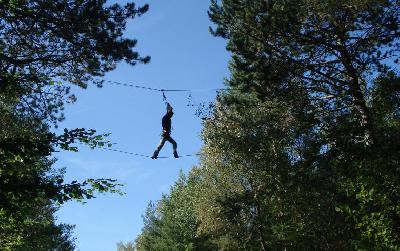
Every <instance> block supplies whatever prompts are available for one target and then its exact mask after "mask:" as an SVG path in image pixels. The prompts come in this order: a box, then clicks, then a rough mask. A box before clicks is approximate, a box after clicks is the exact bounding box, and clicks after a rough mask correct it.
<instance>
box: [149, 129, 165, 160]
mask: <svg viewBox="0 0 400 251" xmlns="http://www.w3.org/2000/svg"><path fill="white" fill-rule="evenodd" d="M166 140H167V139H166V137H165V136H164V135H162V136H161V140H160V144H158V146H157V148H156V150H155V151H154V153H153V156H152V157H151V158H152V159H157V157H158V153H159V152H160V150H161V149H162V148H163V146H164V144H165V141H166Z"/></svg>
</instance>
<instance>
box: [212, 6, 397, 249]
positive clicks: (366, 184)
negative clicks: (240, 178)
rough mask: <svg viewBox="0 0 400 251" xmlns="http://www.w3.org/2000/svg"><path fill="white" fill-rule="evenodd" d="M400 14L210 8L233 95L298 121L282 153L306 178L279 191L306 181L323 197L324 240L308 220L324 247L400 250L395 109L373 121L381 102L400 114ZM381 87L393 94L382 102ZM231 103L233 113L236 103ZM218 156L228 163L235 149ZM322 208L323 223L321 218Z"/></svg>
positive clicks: (364, 9)
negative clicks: (228, 56) (226, 53)
mask: <svg viewBox="0 0 400 251" xmlns="http://www.w3.org/2000/svg"><path fill="white" fill-rule="evenodd" d="M399 11H400V7H399V5H398V3H397V2H396V1H350V2H349V1H346V2H344V1H334V2H332V1H322V2H321V1H297V2H296V3H294V2H288V1H246V0H243V1H241V0H225V1H221V4H219V3H218V2H217V1H213V2H212V5H211V8H210V17H211V19H212V21H213V22H214V23H215V24H216V25H217V26H216V28H215V29H214V30H213V32H214V34H215V35H217V36H222V37H224V38H226V39H228V46H227V48H228V50H230V51H231V52H232V54H233V56H232V62H231V70H232V77H231V79H230V80H229V81H228V84H229V86H232V87H234V88H237V89H240V90H241V91H242V92H243V93H244V94H243V95H246V94H248V93H253V94H254V95H255V96H256V97H257V99H258V102H261V105H262V104H263V103H265V102H272V103H273V104H276V105H278V106H280V105H282V103H283V105H282V108H281V111H282V112H283V113H284V111H285V110H286V109H288V110H289V114H290V115H291V117H292V119H293V120H294V121H295V124H291V125H290V126H289V127H288V129H287V131H286V134H287V137H285V138H286V139H290V137H291V138H292V140H291V141H288V145H286V146H285V148H284V149H286V152H287V153H288V154H289V157H290V160H291V162H290V166H291V168H286V172H288V173H291V172H294V173H295V174H296V173H299V172H300V175H299V176H297V175H295V176H294V177H292V178H291V179H289V180H287V183H283V184H284V186H285V187H287V186H289V184H291V183H293V182H294V183H295V184H296V183H298V182H301V181H303V182H304V181H308V182H312V183H310V185H311V186H310V185H309V189H312V190H311V191H315V192H316V193H317V194H316V195H318V193H320V195H319V196H318V197H316V198H317V201H316V202H317V203H316V204H311V205H310V207H309V210H310V212H313V213H315V214H316V215H313V216H312V217H314V216H317V218H316V219H319V220H322V219H324V218H326V219H331V220H329V224H328V225H327V226H326V227H327V229H326V230H327V231H325V232H324V231H322V230H323V229H324V228H323V226H322V225H321V223H319V224H318V220H313V221H305V222H309V223H310V224H309V225H308V226H307V227H306V228H305V229H307V230H310V233H313V235H311V237H312V236H319V240H317V239H315V237H314V238H313V240H314V241H317V242H318V245H322V246H319V247H320V248H324V249H329V248H332V247H334V246H336V247H338V246H342V247H344V248H345V249H347V248H349V246H350V245H351V246H353V248H366V247H374V248H382V249H391V248H394V249H395V248H396V247H398V245H399V244H398V243H399V239H398V237H396V236H398V228H397V223H396V222H397V221H398V217H399V211H398V209H397V207H396V206H395V205H396V204H398V201H399V198H398V197H397V196H393V194H398V191H397V189H396V188H395V187H396V185H395V181H394V180H393V178H394V179H396V178H398V177H399V172H398V168H397V167H396V166H397V165H398V163H399V162H398V161H399V157H400V156H399V152H398V151H397V150H395V149H398V143H393V141H392V139H395V140H396V142H399V141H398V134H397V133H395V132H394V131H392V130H393V126H395V125H397V122H394V121H396V120H397V115H396V112H393V111H394V110H392V109H393V108H390V109H388V110H385V112H378V113H377V110H380V111H382V110H381V108H379V107H381V106H380V105H378V103H379V102H377V103H376V102H375V101H374V100H377V98H378V96H379V98H378V99H379V100H381V101H383V100H385V101H383V103H384V104H385V105H384V106H386V105H388V104H389V103H390V105H389V106H392V107H397V106H398V105H399V103H398V99H396V98H394V97H395V96H396V95H397V93H398V90H397V89H396V88H397V87H396V86H397V84H396V83H397V81H398V80H397V79H398V75H397V74H396V73H393V72H392V71H391V67H393V64H391V62H397V61H398V56H399V54H398V52H399V26H398V23H399V17H400V16H399ZM382 82H385V83H386V84H385V88H388V89H387V90H391V91H387V92H385V94H384V96H385V98H383V96H381V95H382V92H381V91H379V90H381V87H380V86H381V84H382ZM389 86H390V87H389ZM378 93H379V94H378ZM228 96H233V95H232V94H230V95H228ZM229 99H230V100H228V101H225V104H226V105H228V106H232V104H233V105H234V104H235V102H236V103H238V102H237V101H234V100H235V97H234V96H233V98H229ZM236 99H237V98H236ZM232 100H233V101H232ZM386 100H390V102H387V101H386ZM376 105H378V106H376ZM225 109H226V110H228V111H229V110H230V109H229V108H225ZM243 114H245V113H244V112H243V111H242V112H241V113H240V115H243ZM267 114H268V113H267ZM379 114H380V115H379ZM383 114H385V115H383ZM382 115H383V116H384V117H385V119H383V118H382V117H381V116H382ZM243 116H245V115H243ZM289 118H290V117H289ZM381 119H383V120H381ZM236 120H237V118H236ZM272 121H277V120H276V118H272ZM278 121H279V120H278ZM389 121H390V122H389ZM388 122H389V123H388ZM224 124H228V122H225V123H224ZM260 126H261V125H260ZM228 128H229V127H228ZM240 128H246V127H245V126H244V125H242V126H241V127H240ZM222 138H224V137H222ZM277 138H279V137H277ZM389 138H390V139H389ZM224 139H225V138H224ZM228 139H229V138H228ZM210 141H211V142H214V141H216V140H215V139H214V137H211V138H210ZM268 142H270V140H268V141H267V142H266V143H264V144H268ZM238 144H239V143H238ZM221 150H222V151H225V152H224V155H223V157H224V158H226V156H229V155H230V154H231V150H232V146H230V148H229V147H223V148H221ZM233 152H234V153H235V154H236V153H237V150H235V151H233ZM253 152H254V151H250V153H249V154H252V153H253ZM224 158H223V160H224V162H223V163H224V164H225V163H226V161H225V159H224ZM251 158H252V156H251V155H250V156H248V157H247V159H246V162H249V160H250V159H251ZM270 160H271V161H272V162H273V163H274V164H278V162H277V161H274V160H273V159H270ZM228 163H229V162H228ZM235 163H236V162H235ZM268 166H269V165H265V166H264V168H265V170H268V171H269V170H270V169H271V167H268ZM279 166H280V165H279ZM282 167H284V166H282ZM301 172H303V173H301ZM249 175H250V174H249V173H245V176H246V177H247V176H249ZM298 184H302V183H298ZM304 185H306V184H304V183H303V185H302V186H304ZM313 187H314V188H313ZM300 188H301V187H300ZM306 188H307V186H304V187H303V189H302V192H303V193H304V194H297V195H298V196H301V197H300V198H301V200H303V202H304V201H307V202H309V200H308V195H309V193H308V191H309V189H306ZM292 193H293V191H292ZM294 194H296V193H294ZM324 197H325V198H329V200H326V199H324ZM289 205H290V204H289ZM316 206H318V207H321V209H319V211H321V210H322V211H324V212H327V215H325V216H324V215H318V210H317V208H316ZM292 207H294V209H295V210H299V209H301V208H299V207H297V204H292ZM306 208H307V207H306ZM322 208H323V209H322ZM301 211H302V210H300V212H301ZM335 211H336V212H335ZM304 212H305V211H304ZM314 224H316V225H314ZM354 229H356V230H357V231H354ZM318 232H319V233H322V235H320V234H318ZM324 233H325V234H324ZM329 235H330V236H329ZM335 235H336V237H335ZM321 236H322V237H324V238H326V239H325V240H324V239H323V238H321ZM343 237H344V238H343ZM341 238H342V242H340V240H341ZM311 243H312V242H310V244H311ZM338 243H339V244H340V245H339V244H338Z"/></svg>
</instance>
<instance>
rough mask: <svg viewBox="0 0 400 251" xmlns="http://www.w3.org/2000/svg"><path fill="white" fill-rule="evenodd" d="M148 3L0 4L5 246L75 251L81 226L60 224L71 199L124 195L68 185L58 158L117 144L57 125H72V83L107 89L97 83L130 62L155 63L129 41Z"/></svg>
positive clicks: (89, 184) (0, 191)
mask: <svg viewBox="0 0 400 251" xmlns="http://www.w3.org/2000/svg"><path fill="white" fill-rule="evenodd" d="M147 10H148V5H144V6H143V7H137V6H136V5H135V4H134V3H133V2H129V3H127V4H126V5H125V6H121V5H120V4H113V5H107V4H106V1H105V0H104V1H95V0H82V1H67V0H56V1H47V0H32V1H31V0H16V1H9V0H1V1H0V220H1V222H2V224H1V228H0V249H1V250H73V249H74V243H73V238H72V237H71V234H70V233H71V230H72V228H73V227H72V226H68V225H64V224H56V223H55V219H54V216H53V214H54V212H55V211H56V210H57V208H58V206H59V205H60V204H62V203H65V202H66V201H69V200H81V201H82V200H84V199H90V198H94V197H95V193H96V192H101V193H102V192H117V193H120V191H119V189H118V186H119V184H118V183H116V181H115V180H111V179H107V178H103V179H87V180H84V181H81V182H78V181H73V182H71V183H66V182H65V181H64V179H63V176H64V172H65V170H57V169H55V168H54V167H53V166H52V165H53V163H54V162H55V161H56V160H55V159H54V158H53V157H52V154H53V153H54V152H56V151H60V150H68V151H78V148H77V146H76V143H83V144H87V145H89V146H90V147H96V146H103V145H105V144H109V142H108V141H107V140H106V139H105V137H106V136H107V134H100V135H99V134H97V133H96V131H95V130H94V129H85V128H76V129H64V132H63V133H62V134H61V135H57V134H55V133H54V132H53V131H54V130H53V127H52V126H57V125H58V123H57V122H58V121H61V120H62V119H64V116H63V114H62V110H63V109H64V105H65V103H72V102H74V101H75V97H74V95H73V94H72V93H70V86H71V85H78V86H80V87H83V88H85V87H86V86H87V85H88V84H90V83H95V84H97V85H101V81H98V80H97V79H96V78H97V77H101V76H103V75H104V74H105V73H106V72H108V71H111V70H113V69H114V68H115V67H116V65H117V63H118V62H120V61H122V60H124V61H125V62H127V63H128V64H130V65H135V64H136V63H137V62H141V63H147V62H148V61H149V59H150V58H149V57H141V56H140V55H139V53H138V52H136V51H135V50H134V47H135V45H136V40H134V39H130V38H125V37H124V36H123V34H124V31H125V29H126V24H127V21H128V20H130V19H133V18H134V17H136V16H140V15H142V14H144V13H145V12H146V11H147Z"/></svg>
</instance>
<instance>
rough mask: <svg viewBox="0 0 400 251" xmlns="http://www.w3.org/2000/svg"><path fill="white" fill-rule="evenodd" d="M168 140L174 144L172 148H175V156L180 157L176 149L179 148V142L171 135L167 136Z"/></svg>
mask: <svg viewBox="0 0 400 251" xmlns="http://www.w3.org/2000/svg"><path fill="white" fill-rule="evenodd" d="M166 140H168V141H169V142H170V143H171V144H172V149H173V150H174V157H175V158H178V152H177V151H176V149H177V148H178V144H177V143H176V141H175V140H174V139H173V138H171V136H170V135H169V136H168V137H166Z"/></svg>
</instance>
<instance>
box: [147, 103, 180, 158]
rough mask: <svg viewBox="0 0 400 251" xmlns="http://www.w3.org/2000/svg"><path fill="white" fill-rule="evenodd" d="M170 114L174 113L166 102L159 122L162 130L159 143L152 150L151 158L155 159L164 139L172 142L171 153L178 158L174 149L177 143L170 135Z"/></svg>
mask: <svg viewBox="0 0 400 251" xmlns="http://www.w3.org/2000/svg"><path fill="white" fill-rule="evenodd" d="M172 115H174V112H173V109H172V106H171V105H170V104H169V103H167V113H166V114H165V115H164V117H163V118H162V121H161V124H162V128H163V131H162V133H161V140H160V144H159V145H158V146H157V149H156V150H155V151H154V153H153V156H152V157H151V158H152V159H157V157H158V153H159V152H160V150H161V149H162V148H163V146H164V144H165V141H168V142H170V143H171V144H172V148H173V151H174V152H173V153H174V157H175V158H179V156H178V152H177V151H176V149H177V147H178V145H177V144H176V141H175V140H174V139H173V138H172V137H171V118H172Z"/></svg>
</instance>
